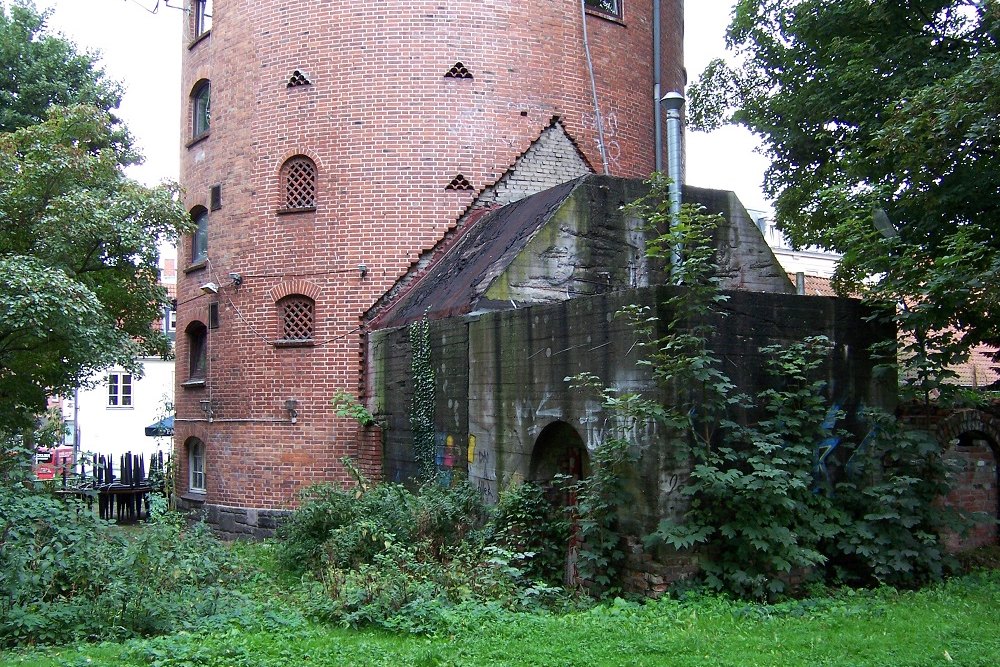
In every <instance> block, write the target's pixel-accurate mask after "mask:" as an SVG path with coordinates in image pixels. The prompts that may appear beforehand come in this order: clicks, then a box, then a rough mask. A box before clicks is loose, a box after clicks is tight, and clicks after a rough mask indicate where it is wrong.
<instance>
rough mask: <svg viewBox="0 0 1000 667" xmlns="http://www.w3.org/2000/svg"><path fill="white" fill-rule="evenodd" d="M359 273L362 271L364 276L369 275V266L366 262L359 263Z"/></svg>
mask: <svg viewBox="0 0 1000 667" xmlns="http://www.w3.org/2000/svg"><path fill="white" fill-rule="evenodd" d="M358 273H360V274H361V277H362V278H364V277H365V276H367V275H368V267H367V266H365V265H364V264H358Z"/></svg>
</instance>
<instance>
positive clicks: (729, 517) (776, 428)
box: [647, 338, 838, 599]
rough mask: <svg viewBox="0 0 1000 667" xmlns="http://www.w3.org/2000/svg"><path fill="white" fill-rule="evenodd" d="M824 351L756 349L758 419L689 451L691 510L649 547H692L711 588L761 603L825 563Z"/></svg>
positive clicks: (817, 342)
mask: <svg viewBox="0 0 1000 667" xmlns="http://www.w3.org/2000/svg"><path fill="white" fill-rule="evenodd" d="M829 351H830V345H829V342H828V341H827V340H826V339H825V338H810V339H807V340H806V341H804V342H803V343H799V344H795V345H790V346H788V347H777V346H773V347H769V348H765V349H763V350H762V352H763V353H764V354H765V355H767V369H768V372H769V374H770V375H771V376H772V378H773V380H774V384H773V385H772V387H770V388H768V389H765V390H763V391H761V392H760V393H759V394H758V395H757V400H756V405H757V406H759V407H760V409H762V410H763V413H764V414H763V416H762V418H760V419H758V420H756V421H755V422H750V423H746V424H743V423H738V422H736V421H731V420H723V421H722V422H721V423H720V424H719V428H718V431H717V433H716V435H715V438H714V440H713V441H711V442H700V443H698V446H696V447H694V448H693V449H692V464H693V465H692V471H691V475H690V480H689V483H688V484H687V485H686V486H685V487H684V490H683V493H684V494H685V495H686V496H688V498H689V499H690V505H689V508H688V510H687V512H686V513H685V514H684V517H683V519H682V520H681V521H680V522H674V521H671V520H665V521H663V522H661V524H660V525H659V527H658V529H657V530H656V531H655V532H654V533H653V534H652V535H650V536H649V538H648V540H647V542H648V543H655V542H659V541H662V542H665V543H666V544H668V545H670V546H672V547H674V548H676V549H689V548H691V547H695V546H697V547H698V549H697V553H698V558H699V564H700V567H701V570H702V573H703V577H704V580H705V583H706V584H707V585H708V586H709V587H711V588H712V589H715V590H726V591H730V592H733V593H735V594H737V595H739V596H741V597H752V598H758V599H761V598H765V599H766V598H768V597H772V596H774V595H777V594H781V593H783V592H785V591H786V590H787V587H788V580H789V578H790V577H791V576H793V575H795V574H800V573H802V572H804V571H807V570H808V569H809V568H813V567H817V566H822V565H823V564H824V563H825V561H826V556H824V554H823V553H822V551H821V549H820V544H821V542H822V540H823V539H825V538H829V537H832V536H833V534H834V532H835V530H836V529H837V528H838V526H837V525H836V524H835V523H834V522H833V521H831V516H830V515H831V512H832V509H833V508H832V504H831V502H830V499H829V498H828V497H827V496H826V495H823V494H819V493H816V492H815V490H814V489H815V483H816V482H815V476H814V462H815V449H816V444H817V443H819V442H821V441H823V440H824V439H826V438H828V437H830V436H831V433H829V432H828V431H827V430H825V429H824V428H823V427H822V424H823V422H824V419H825V416H826V413H827V406H826V400H825V398H824V396H823V393H824V391H823V390H824V387H825V382H824V381H823V380H822V379H820V377H821V370H822V368H821V367H822V365H823V363H824V361H825V358H826V356H827V355H828V353H829Z"/></svg>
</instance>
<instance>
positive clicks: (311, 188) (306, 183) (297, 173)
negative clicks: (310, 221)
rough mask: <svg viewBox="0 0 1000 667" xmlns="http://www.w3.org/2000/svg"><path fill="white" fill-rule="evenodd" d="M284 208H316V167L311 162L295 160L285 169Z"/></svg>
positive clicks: (302, 159)
mask: <svg viewBox="0 0 1000 667" xmlns="http://www.w3.org/2000/svg"><path fill="white" fill-rule="evenodd" d="M285 208H289V209H297V208H316V165H314V164H313V163H312V160H310V159H308V158H297V159H295V160H292V161H291V162H289V164H288V166H287V167H286V171H285Z"/></svg>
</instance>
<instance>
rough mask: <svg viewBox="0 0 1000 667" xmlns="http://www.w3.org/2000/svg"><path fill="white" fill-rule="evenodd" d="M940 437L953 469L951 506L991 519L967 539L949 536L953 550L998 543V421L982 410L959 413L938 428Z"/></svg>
mask: <svg viewBox="0 0 1000 667" xmlns="http://www.w3.org/2000/svg"><path fill="white" fill-rule="evenodd" d="M938 438H939V439H940V441H941V442H942V443H944V444H945V445H946V449H945V458H946V460H947V461H948V462H949V464H950V467H951V468H952V474H953V478H952V490H951V492H950V493H949V494H948V495H947V496H946V498H945V500H946V502H947V503H948V504H950V505H952V506H954V507H957V508H960V509H963V510H966V511H968V512H974V513H977V514H984V515H986V516H988V517H989V519H990V520H988V521H985V522H979V523H977V524H976V525H975V526H974V527H973V528H972V530H971V531H969V534H968V535H966V536H965V537H962V536H960V535H949V536H948V538H947V540H948V546H949V548H951V549H953V550H965V549H974V548H976V547H981V546H985V545H989V544H996V543H997V520H998V519H1000V495H998V489H997V487H998V485H1000V475H998V465H997V463H998V458H1000V457H998V453H1000V428H998V424H997V421H996V420H995V419H994V418H993V417H992V416H991V415H988V414H986V413H983V412H981V411H979V410H963V411H960V412H956V413H955V414H953V415H951V416H950V417H948V418H947V419H945V420H943V421H942V422H941V423H940V424H939V425H938Z"/></svg>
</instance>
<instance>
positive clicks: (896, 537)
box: [825, 413, 971, 588]
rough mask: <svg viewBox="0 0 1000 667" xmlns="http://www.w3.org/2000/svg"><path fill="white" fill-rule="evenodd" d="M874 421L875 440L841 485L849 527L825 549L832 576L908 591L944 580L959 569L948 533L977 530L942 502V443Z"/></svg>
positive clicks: (859, 453) (840, 504) (844, 524)
mask: <svg viewBox="0 0 1000 667" xmlns="http://www.w3.org/2000/svg"><path fill="white" fill-rule="evenodd" d="M869 416H870V418H871V423H872V425H873V431H872V433H873V437H872V439H871V440H870V442H869V443H867V445H866V446H864V447H860V448H858V449H856V451H855V453H854V455H853V457H852V459H851V461H850V464H849V465H848V466H847V470H846V475H845V476H844V478H843V479H842V480H841V481H840V483H838V484H837V486H836V493H837V496H836V499H835V502H836V507H837V509H839V510H840V515H839V517H840V519H841V521H840V525H839V526H838V530H837V532H836V533H835V534H834V535H832V536H830V537H829V538H828V539H827V541H826V542H827V543H826V545H825V552H826V553H827V554H828V555H829V556H830V559H831V561H830V567H829V577H830V578H831V580H833V581H834V582H836V583H847V584H852V585H866V586H867V585H872V584H875V583H882V584H888V585H891V586H900V587H907V588H911V587H914V586H918V585H922V584H924V583H926V582H928V581H936V580H939V579H941V578H942V576H944V575H946V574H950V573H952V572H954V571H956V570H957V569H958V561H957V560H956V559H955V558H954V557H953V556H952V555H951V554H949V553H948V552H947V551H946V550H945V549H944V546H943V544H942V543H941V534H942V532H943V531H946V530H947V531H954V532H961V531H963V530H965V529H966V528H968V527H969V526H970V525H971V523H970V521H969V520H968V519H967V518H966V516H965V515H964V514H960V513H959V512H958V511H957V510H955V509H954V508H952V507H949V506H947V505H943V504H942V503H940V502H939V499H940V498H942V497H943V496H944V495H945V494H946V493H947V492H948V485H947V482H946V480H947V474H948V470H947V468H946V464H945V462H944V460H943V458H942V451H941V444H940V443H939V442H938V441H937V439H936V438H934V437H933V436H932V435H931V434H930V433H927V432H925V431H915V430H911V429H905V428H903V427H902V426H901V425H900V424H899V423H898V422H897V421H896V420H895V419H893V418H892V417H890V416H888V415H883V414H878V413H872V414H870V415H869Z"/></svg>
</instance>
